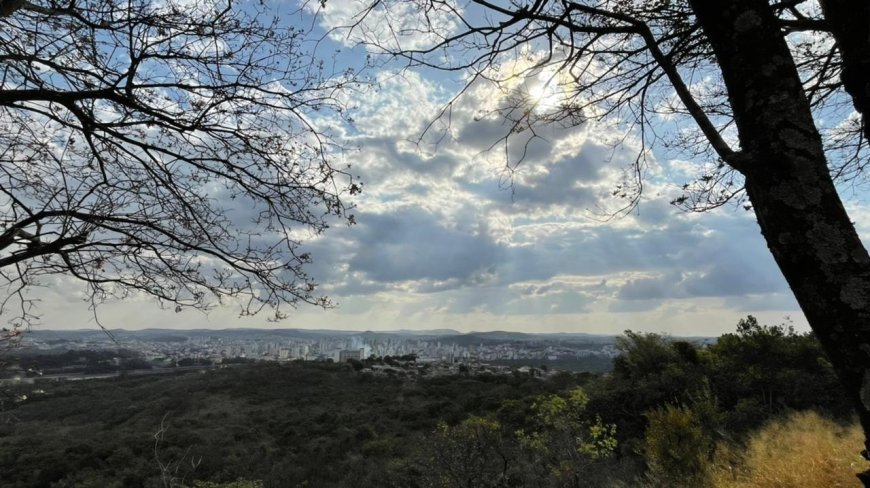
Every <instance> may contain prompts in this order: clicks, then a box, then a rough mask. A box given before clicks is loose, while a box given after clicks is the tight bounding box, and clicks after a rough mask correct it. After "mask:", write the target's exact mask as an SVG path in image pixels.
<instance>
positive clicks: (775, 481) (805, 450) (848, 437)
mask: <svg viewBox="0 0 870 488" xmlns="http://www.w3.org/2000/svg"><path fill="white" fill-rule="evenodd" d="M862 447H863V435H862V432H861V428H860V427H859V426H858V425H857V424H856V425H852V426H849V427H843V426H841V425H839V424H837V423H835V422H832V421H831V420H828V419H825V418H823V417H821V416H819V415H818V414H816V413H815V412H798V413H794V414H792V415H790V416H789V417H788V418H786V419H785V420H780V421H775V422H771V423H770V424H768V425H767V426H765V427H764V428H762V429H761V430H759V431H758V432H756V433H755V434H753V435H752V436H751V438H750V439H749V442H748V444H747V446H746V449H745V450H744V451H742V452H736V451H735V450H734V449H728V448H727V447H726V446H720V448H719V449H717V456H716V457H717V462H716V463H715V466H714V467H713V469H712V485H713V486H714V487H716V488H797V487H800V488H816V487H818V488H837V487H856V488H858V487H860V486H861V483H860V482H859V481H858V479H857V478H856V477H855V473H857V472H858V471H861V470H863V469H865V466H866V464H867V463H866V461H864V460H863V459H862V458H861V456H860V454H859V453H860V452H861V449H862Z"/></svg>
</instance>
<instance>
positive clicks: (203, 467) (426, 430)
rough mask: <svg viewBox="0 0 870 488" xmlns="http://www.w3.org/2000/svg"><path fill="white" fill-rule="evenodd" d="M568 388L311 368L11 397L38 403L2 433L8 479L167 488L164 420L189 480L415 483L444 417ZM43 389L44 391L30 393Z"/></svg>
mask: <svg viewBox="0 0 870 488" xmlns="http://www.w3.org/2000/svg"><path fill="white" fill-rule="evenodd" d="M565 383H570V378H564V377H563V378H561V379H560V383H558V384H556V383H550V382H547V381H541V380H537V379H532V378H528V377H521V378H513V377H506V376H503V377H489V378H478V377H473V376H472V377H463V378H459V377H437V378H432V379H426V380H420V381H417V380H414V381H411V380H399V379H390V378H381V377H373V376H370V375H365V374H359V373H356V372H355V371H354V370H353V369H352V368H349V367H347V365H345V364H340V365H339V364H335V365H327V364H314V363H289V364H276V363H257V364H250V365H247V364H246V365H238V366H232V367H227V368H221V369H213V370H208V371H205V372H202V373H199V372H196V373H189V374H180V375H155V376H130V377H126V378H114V379H107V380H91V381H86V382H66V383H64V382H61V383H54V382H40V383H38V384H36V385H29V386H28V385H24V386H21V387H18V388H19V390H16V391H14V392H12V393H14V394H19V393H27V394H29V398H28V400H27V401H25V402H22V403H16V404H14V405H13V406H12V408H14V409H13V410H11V411H8V412H6V413H8V414H9V415H10V418H14V421H13V422H12V423H6V424H0V479H2V480H3V481H2V483H0V484H2V486H3V487H4V488H15V487H33V486H46V487H48V486H52V485H53V484H54V485H55V486H58V487H61V486H88V485H86V483H90V484H91V486H105V487H111V486H123V487H124V488H137V487H143V488H144V487H157V486H162V482H161V481H160V469H159V467H158V464H157V462H156V460H155V455H154V434H155V432H157V430H158V428H159V427H160V423H161V419H163V418H164V416H165V417H166V430H165V432H164V436H163V440H162V442H161V444H160V458H161V459H162V460H163V462H164V463H170V462H178V461H179V460H181V464H183V469H182V471H184V473H183V475H184V479H186V480H188V483H190V482H192V480H200V482H201V483H205V482H211V483H218V484H220V483H232V482H234V481H235V480H237V479H239V478H242V479H245V480H262V483H263V485H264V486H280V487H284V486H287V487H294V486H297V485H301V484H302V483H306V482H307V483H308V485H309V486H312V487H314V486H316V487H324V488H329V487H339V486H340V487H344V486H359V487H365V486H401V487H406V486H409V485H408V484H407V482H406V480H408V479H417V478H420V476H421V475H420V473H419V472H416V471H414V469H415V468H414V466H413V465H412V463H410V462H406V461H408V460H409V459H410V457H411V455H412V454H414V453H415V451H416V450H417V448H418V446H420V445H421V444H423V442H424V440H425V439H427V438H431V437H432V432H433V431H434V430H435V429H436V427H437V425H438V422H439V421H444V422H446V423H448V424H449V425H455V424H456V423H459V422H461V421H462V420H463V419H465V418H466V417H468V416H469V415H475V414H476V415H480V416H486V415H489V414H494V413H495V411H496V410H497V409H498V408H499V406H500V405H501V404H502V403H503V402H504V401H506V400H508V399H522V398H525V397H528V396H534V395H541V394H546V393H552V392H554V391H556V390H557V389H559V388H561V387H563V384H565ZM36 388H39V389H42V390H44V391H45V393H44V394H40V395H34V394H32V392H31V390H33V389H36ZM34 446H38V449H37V448H34ZM191 461H196V462H197V463H198V464H197V465H196V468H195V469H189V468H190V466H189V465H190V462H191ZM323 466H329V467H330V469H323ZM180 477H181V476H179V478H180ZM390 483H392V485H391V484H390Z"/></svg>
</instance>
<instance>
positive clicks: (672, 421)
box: [644, 405, 712, 487]
mask: <svg viewBox="0 0 870 488" xmlns="http://www.w3.org/2000/svg"><path fill="white" fill-rule="evenodd" d="M646 417H647V420H648V421H649V426H648V427H647V430H646V435H645V436H644V451H645V453H646V458H647V465H648V468H649V478H650V480H651V482H652V484H653V485H654V486H668V487H676V486H685V487H698V486H707V484H708V481H707V475H708V471H709V462H708V455H709V451H710V445H711V442H712V441H711V439H710V437H709V436H708V435H707V434H706V433H705V432H704V428H703V427H702V424H701V422H700V420H699V419H698V416H697V415H696V414H695V412H693V411H692V409H690V408H689V407H684V406H675V405H666V406H664V407H661V408H657V409H655V410H651V411H649V412H647V414H646Z"/></svg>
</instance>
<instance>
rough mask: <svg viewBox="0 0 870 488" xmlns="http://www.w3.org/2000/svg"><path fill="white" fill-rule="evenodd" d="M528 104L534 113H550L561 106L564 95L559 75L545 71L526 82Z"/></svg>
mask: <svg viewBox="0 0 870 488" xmlns="http://www.w3.org/2000/svg"><path fill="white" fill-rule="evenodd" d="M526 83H527V86H528V94H529V102H530V103H531V105H532V110H533V111H534V112H536V113H539V114H542V113H552V112H555V111H557V110H559V108H560V107H561V106H562V105H563V103H564V98H565V93H564V89H563V87H562V85H561V83H559V73H558V72H556V71H555V70H553V69H545V70H543V71H541V72H540V73H537V74H536V75H533V76H530V77H529V78H528V79H527V80H526Z"/></svg>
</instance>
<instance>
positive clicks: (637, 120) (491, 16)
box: [348, 0, 870, 486]
mask: <svg viewBox="0 0 870 488" xmlns="http://www.w3.org/2000/svg"><path fill="white" fill-rule="evenodd" d="M409 5H413V6H415V8H416V11H417V13H418V18H419V19H420V22H417V23H406V24H402V25H399V26H395V28H394V29H393V30H392V32H390V31H389V30H388V31H387V34H390V33H392V34H393V35H385V33H384V32H376V33H377V34H378V36H377V37H376V38H375V37H374V36H372V35H371V34H372V31H370V30H369V31H367V30H366V29H367V26H368V25H371V23H370V19H372V18H374V17H377V16H382V17H387V18H389V16H390V12H393V11H394V9H397V8H402V9H405V11H406V10H407V8H408V6H409ZM348 27H349V28H351V29H353V31H354V32H357V34H361V35H362V36H363V38H364V39H365V40H367V41H368V42H369V43H371V44H373V45H375V46H377V47H378V48H380V49H381V50H382V51H385V52H387V53H389V54H393V55H394V56H397V57H399V58H401V59H402V60H404V61H405V62H406V63H407V66H409V67H411V68H413V67H421V66H422V67H427V68H436V69H444V70H457V71H464V72H470V73H471V80H472V81H471V84H473V83H475V82H477V81H480V80H486V81H488V82H491V83H494V84H495V85H498V86H502V87H509V86H510V85H511V83H512V82H513V81H514V80H516V79H517V78H518V77H519V78H523V77H529V76H535V77H539V76H541V75H545V76H548V77H549V79H550V82H552V83H556V84H558V87H559V90H560V92H561V93H562V94H563V98H562V100H561V103H560V104H558V106H556V107H554V108H552V109H547V108H546V107H536V106H535V100H534V99H533V98H531V97H528V96H527V95H526V94H524V93H523V92H522V91H517V90H513V91H511V90H507V89H506V91H507V96H505V97H504V101H503V103H502V105H500V106H498V107H497V108H496V109H494V110H493V111H492V114H491V115H492V116H495V117H501V118H502V119H503V120H506V121H507V122H508V124H507V127H506V130H505V136H504V138H503V139H502V141H501V142H502V144H504V145H505V146H507V145H509V144H511V143H517V140H518V139H519V142H518V143H519V144H524V143H525V142H527V140H528V138H529V137H534V136H535V130H536V127H539V126H540V124H541V123H564V124H569V125H573V124H580V123H585V122H587V121H590V120H602V119H606V120H608V121H609V122H610V123H613V124H619V125H621V126H622V127H623V129H624V130H625V133H626V134H639V136H640V138H641V140H642V142H643V144H644V148H643V149H642V150H641V151H640V152H639V154H638V158H637V160H636V161H634V162H633V164H632V165H630V167H629V168H628V173H629V174H633V175H634V178H628V179H626V183H625V184H623V185H621V186H619V187H618V188H617V189H616V191H615V192H614V193H615V194H616V195H617V196H622V197H625V198H627V199H628V204H627V206H626V208H629V209H630V208H631V207H632V205H633V204H634V203H636V201H637V198H638V192H639V190H640V189H641V188H642V179H641V178H642V176H643V174H644V171H643V169H644V164H645V159H644V156H645V155H646V154H647V151H646V147H648V146H650V145H653V144H655V145H658V146H659V147H663V146H667V147H669V148H671V149H674V148H675V149H679V150H682V151H687V152H688V153H689V156H690V157H691V158H692V159H694V160H696V161H699V170H698V178H697V180H696V181H694V182H689V183H687V184H686V186H685V187H684V190H685V194H683V195H681V196H677V198H676V199H675V200H674V203H675V204H676V205H679V206H681V207H683V208H685V209H688V210H693V211H703V210H707V209H710V208H712V207H716V206H720V205H722V204H724V203H726V202H729V201H734V200H735V199H737V201H738V202H741V203H743V204H744V206H745V207H746V208H747V209H752V210H754V212H755V215H756V216H757V219H758V223H759V226H760V228H761V232H762V234H763V235H764V237H765V239H766V241H767V244H768V247H769V248H770V250H771V252H772V254H773V256H774V258H775V260H776V262H777V264H778V265H779V267H780V269H781V270H782V272H783V275H784V276H785V278H786V280H787V282H788V283H789V285H790V286H791V289H792V290H793V292H794V294H795V297H796V298H797V301H798V303H799V304H800V306H801V308H802V310H803V312H804V314H805V316H806V318H807V320H808V321H809V323H810V325H811V327H812V328H813V330H814V331H815V333H816V334H817V336H818V337H819V339H820V341H821V342H822V344H823V345H824V347H825V349H826V351H827V353H828V355H829V357H830V359H831V362H832V363H833V364H834V367H835V369H836V371H837V373H838V375H839V377H840V379H841V380H842V382H843V383H844V385H845V386H846V389H847V391H848V392H849V394H850V396H851V398H852V400H853V402H854V405H855V408H856V409H857V411H858V413H859V416H860V418H861V422H862V424H863V426H864V430H865V433H866V434H868V438H870V256H868V253H867V250H866V249H865V247H864V245H863V243H862V242H861V240H860V238H859V237H858V234H857V232H856V231H855V228H854V225H853V223H852V221H851V220H850V218H849V215H848V214H847V213H846V210H845V209H844V206H843V204H842V201H841V198H840V196H839V194H838V189H837V187H836V186H835V183H834V180H835V178H837V179H839V180H840V181H842V182H855V183H859V182H861V181H862V176H863V174H864V172H865V169H866V167H867V163H868V162H870V159H868V150H867V141H868V138H870V2H867V1H866V0H818V1H811V0H771V1H767V0H655V1H640V0H637V1H635V0H530V1H521V0H510V1H490V0H469V1H467V2H462V3H460V2H457V1H454V0H412V1H411V2H408V1H398V0H397V1H393V0H375V1H373V2H372V3H370V4H369V5H368V8H367V9H365V10H364V11H363V12H361V13H360V14H359V15H358V16H357V17H356V18H355V19H353V21H352V22H351V23H350V25H349V26H348ZM380 27H381V28H382V27H383V24H380ZM411 35H413V36H416V38H417V39H428V40H429V41H430V42H429V44H426V45H423V47H421V44H420V43H419V42H416V43H415V44H414V45H409V44H403V41H404V40H407V39H409V38H410V37H411ZM517 66H521V67H522V68H521V69H517V68H516V67H517ZM518 102H520V103H518ZM450 110H451V106H447V107H445V115H449V113H450ZM663 114H664V115H667V116H668V117H667V118H663V117H660V115H663ZM484 116H486V114H484ZM690 127H691V128H692V130H691V131H690V130H687V129H688V128H690ZM520 153H521V152H520ZM506 154H508V155H510V154H513V153H511V152H506ZM517 162H518V160H514V161H511V160H508V161H507V163H508V166H509V167H511V166H513V165H515V164H517ZM710 259H711V260H715V259H716V257H715V256H711V257H710ZM867 447H868V449H870V443H868V444H867ZM866 452H867V451H865V453H866ZM861 478H862V480H863V482H864V483H865V486H870V472H867V473H864V474H862V475H861Z"/></svg>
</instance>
